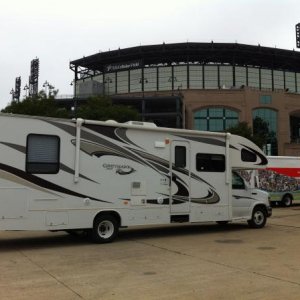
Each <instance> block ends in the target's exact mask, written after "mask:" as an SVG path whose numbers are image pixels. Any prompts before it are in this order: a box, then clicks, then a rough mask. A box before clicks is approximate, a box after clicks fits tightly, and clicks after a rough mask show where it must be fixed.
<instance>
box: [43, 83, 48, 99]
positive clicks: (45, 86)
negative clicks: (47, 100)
mask: <svg viewBox="0 0 300 300" xmlns="http://www.w3.org/2000/svg"><path fill="white" fill-rule="evenodd" d="M43 87H44V88H45V95H46V97H47V87H49V82H48V81H47V80H46V81H45V82H44V84H43Z"/></svg>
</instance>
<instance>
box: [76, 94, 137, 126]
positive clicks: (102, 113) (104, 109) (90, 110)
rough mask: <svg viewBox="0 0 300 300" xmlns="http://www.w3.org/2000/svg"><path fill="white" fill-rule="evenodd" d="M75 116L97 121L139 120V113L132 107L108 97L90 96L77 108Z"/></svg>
mask: <svg viewBox="0 0 300 300" xmlns="http://www.w3.org/2000/svg"><path fill="white" fill-rule="evenodd" d="M76 117H80V118H83V119H90V120H99V121H106V120H115V121H118V122H126V121H131V120H132V121H134V120H139V113H138V111H137V110H135V109H133V108H132V107H129V106H124V105H116V104H113V103H112V101H111V99H110V98H109V97H91V98H89V99H88V101H87V103H86V104H82V105H80V106H79V107H78V108H77V111H76Z"/></svg>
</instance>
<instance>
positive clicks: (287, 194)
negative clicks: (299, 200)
mask: <svg viewBox="0 0 300 300" xmlns="http://www.w3.org/2000/svg"><path fill="white" fill-rule="evenodd" d="M286 196H289V197H291V199H292V200H294V198H293V195H292V194H290V193H285V194H284V195H283V196H282V198H281V200H283V199H284V198H285V197H286Z"/></svg>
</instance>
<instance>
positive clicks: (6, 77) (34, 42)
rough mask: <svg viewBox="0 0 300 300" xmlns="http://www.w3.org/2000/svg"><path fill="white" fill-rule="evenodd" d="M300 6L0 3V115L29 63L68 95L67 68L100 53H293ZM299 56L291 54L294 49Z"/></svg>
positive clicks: (279, 0)
mask: <svg viewBox="0 0 300 300" xmlns="http://www.w3.org/2000/svg"><path fill="white" fill-rule="evenodd" d="M299 12H300V1H299V0H148V1H144V0H140V1H137V0H105V1H104V0H85V1H83V0H51V1H44V0H8V1H7V0H0V28H1V29H0V41H1V47H0V66H1V72H0V109H1V108H4V107H5V106H6V105H7V104H8V103H9V102H10V101H11V95H10V91H11V89H12V88H14V85H15V78H16V77H18V76H21V80H22V87H21V98H23V96H24V94H25V92H24V91H23V88H24V86H25V84H28V77H29V73H30V62H31V60H32V59H34V58H36V57H38V58H39V60H40V76H39V90H41V89H42V88H43V87H42V85H43V83H44V82H45V81H46V80H47V81H48V82H49V83H50V84H51V85H53V86H55V88H56V89H59V94H60V95H63V94H72V87H71V86H70V82H71V81H72V79H73V78H74V75H73V72H72V71H71V70H70V69H69V62H70V61H71V60H74V59H79V58H81V57H83V56H88V55H91V54H95V53H97V52H99V51H108V50H109V49H111V50H115V49H117V48H119V47H120V48H127V47H134V46H138V45H151V44H161V43H163V42H165V43H179V42H186V41H189V42H210V41H211V40H213V41H214V42H228V43H234V42H237V43H242V44H250V45H257V44H260V45H261V46H268V47H275V46H276V47H277V48H282V49H289V50H292V49H295V50H296V41H295V24H297V23H300V13H299ZM297 51H298V50H297Z"/></svg>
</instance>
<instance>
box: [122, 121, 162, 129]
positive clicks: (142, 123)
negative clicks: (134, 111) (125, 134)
mask: <svg viewBox="0 0 300 300" xmlns="http://www.w3.org/2000/svg"><path fill="white" fill-rule="evenodd" d="M125 124H128V125H135V126H144V127H150V128H154V127H157V126H156V125H155V124H154V123H151V122H140V121H128V122H126V123H125Z"/></svg>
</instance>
